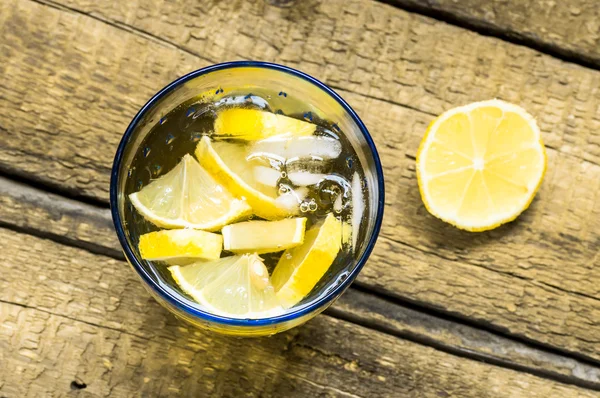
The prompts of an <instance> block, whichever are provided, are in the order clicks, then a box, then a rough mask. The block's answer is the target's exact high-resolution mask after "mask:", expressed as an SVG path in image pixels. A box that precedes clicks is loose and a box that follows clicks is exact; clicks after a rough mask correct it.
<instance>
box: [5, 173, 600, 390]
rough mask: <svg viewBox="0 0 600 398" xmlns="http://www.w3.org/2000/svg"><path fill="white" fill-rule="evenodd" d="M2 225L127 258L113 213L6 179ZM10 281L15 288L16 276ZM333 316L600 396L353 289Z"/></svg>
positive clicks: (489, 337)
mask: <svg viewBox="0 0 600 398" xmlns="http://www.w3.org/2000/svg"><path fill="white" fill-rule="evenodd" d="M0 220H2V221H1V222H0V223H1V224H2V225H4V226H6V227H8V228H11V229H14V230H18V231H27V232H29V233H31V234H34V235H36V236H42V237H46V238H48V239H52V240H55V241H58V242H64V243H65V244H68V245H70V246H76V247H83V248H86V249H88V250H92V251H93V252H95V253H100V254H106V255H108V256H110V257H113V258H117V259H122V258H123V256H122V254H121V249H120V246H119V243H118V241H117V238H116V234H115V232H114V231H113V227H112V223H111V220H110V213H109V210H108V209H99V208H96V207H94V206H92V205H90V204H85V203H82V202H79V201H74V200H70V199H67V198H64V197H61V196H59V195H55V194H50V193H48V192H44V191H40V190H38V189H35V188H32V187H30V186H27V185H23V184H20V183H17V182H14V181H10V180H7V179H5V178H2V177H0ZM5 279H6V280H9V282H10V283H13V281H12V279H11V278H10V275H8V276H7V277H6V278H5ZM134 283H135V282H134ZM327 313H328V314H330V315H333V316H335V317H337V318H339V319H344V320H350V321H352V322H354V323H358V324H361V325H365V326H368V327H370V328H373V329H376V330H381V331H384V332H386V333H388V334H392V335H395V336H399V337H401V338H407V339H409V340H412V341H415V342H419V343H422V344H425V345H428V346H432V347H435V348H438V349H440V350H443V351H445V352H449V353H453V354H457V355H460V356H466V357H469V358H476V359H480V360H484V361H486V362H490V363H494V364H498V365H501V366H505V367H509V368H513V369H521V370H524V371H527V372H530V373H534V374H538V375H543V376H545V377H548V378H553V379H558V380H564V381H565V382H568V383H571V384H576V385H581V386H586V387H589V388H594V389H598V390H600V368H598V367H595V366H592V365H590V364H587V363H585V362H582V361H578V360H576V359H573V358H567V357H564V356H561V355H557V354H555V353H550V352H547V351H545V350H543V349H540V348H539V347H533V346H531V345H528V344H525V343H521V342H516V341H513V340H511V339H508V338H506V337H502V336H499V335H496V334H494V333H491V332H489V331H484V330H481V329H478V328H475V327H472V326H467V325H464V324H458V323H456V322H452V321H450V320H447V319H443V318H440V317H436V316H434V315H431V314H426V313H422V312H419V311H417V310H415V309H412V308H407V307H406V306H403V305H398V304H395V303H392V302H390V301H388V300H384V299H382V298H380V297H377V296H375V295H372V294H369V293H368V292H364V291H361V290H356V289H352V288H351V289H349V290H348V291H347V292H346V293H345V294H344V295H343V296H342V297H341V298H340V299H339V300H338V301H337V302H336V303H335V304H334V306H333V307H332V308H330V309H329V310H328V311H327Z"/></svg>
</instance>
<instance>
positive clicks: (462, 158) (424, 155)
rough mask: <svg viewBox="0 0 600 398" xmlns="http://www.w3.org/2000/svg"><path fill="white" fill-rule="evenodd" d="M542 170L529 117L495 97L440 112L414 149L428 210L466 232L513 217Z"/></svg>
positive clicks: (534, 187)
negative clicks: (416, 151) (418, 145)
mask: <svg viewBox="0 0 600 398" xmlns="http://www.w3.org/2000/svg"><path fill="white" fill-rule="evenodd" d="M545 171H546V152H545V150H544V144H543V143H542V138H541V134H540V130H539V128H538V126H537V124H536V122H535V120H534V118H533V117H532V116H531V115H530V114H528V113H527V112H526V111H525V110H524V109H523V108H521V107H519V106H517V105H513V104H510V103H507V102H504V101H500V100H491V101H483V102H476V103H473V104H470V105H466V106H462V107H459V108H455V109H451V110H449V111H447V112H445V113H443V114H442V115H441V116H439V117H438V118H437V119H435V120H434V121H433V123H432V124H431V125H430V127H429V129H428V130H427V132H426V134H425V137H424V138H423V140H422V141H421V146H420V148H419V152H418V154H417V179H418V183H419V189H420V192H421V198H422V199H423V202H424V203H425V206H426V207H427V210H429V212H430V213H431V214H433V215H434V216H436V217H438V218H440V219H442V220H444V221H446V222H448V223H450V224H452V225H454V226H456V227H458V228H461V229H465V230H468V231H485V230H489V229H493V228H496V227H498V226H499V225H501V224H504V223H507V222H509V221H512V220H514V219H515V218H516V217H517V216H518V215H519V214H521V213H522V212H523V211H524V210H525V209H527V207H528V206H529V204H530V203H531V201H532V200H533V197H534V196H535V194H536V192H537V190H538V189H539V187H540V185H541V182H542V179H543V177H544V173H545Z"/></svg>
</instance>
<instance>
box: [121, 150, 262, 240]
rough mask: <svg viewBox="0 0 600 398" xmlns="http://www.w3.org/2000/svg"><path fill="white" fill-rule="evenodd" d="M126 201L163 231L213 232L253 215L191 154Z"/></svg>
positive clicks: (248, 207)
mask: <svg viewBox="0 0 600 398" xmlns="http://www.w3.org/2000/svg"><path fill="white" fill-rule="evenodd" d="M129 198H130V199H131V202H132V203H133V205H134V206H135V208H136V209H137V210H138V211H139V212H140V213H141V214H142V215H143V216H144V217H145V218H146V219H147V220H149V221H151V222H152V223H154V224H155V225H157V226H159V227H163V228H195V229H203V230H207V231H216V230H219V229H221V228H222V227H223V226H224V225H226V224H229V223H231V222H234V221H236V220H239V219H241V218H244V217H248V216H249V215H251V214H252V209H251V208H250V206H249V205H248V204H247V203H245V202H244V201H243V200H240V199H237V198H235V197H234V196H233V195H232V194H230V193H229V192H228V191H227V190H226V189H225V188H224V187H223V186H222V185H221V184H219V183H218V182H217V181H215V179H214V178H212V177H211V175H210V174H209V173H207V172H206V170H204V169H203V168H202V167H201V166H200V165H199V164H198V162H197V161H196V160H195V159H194V158H193V157H192V156H190V155H185V156H184V157H183V159H182V160H181V162H179V164H178V165H177V166H175V168H173V169H172V170H171V171H169V172H168V173H167V174H165V175H163V176H162V177H160V178H158V179H156V180H154V181H152V182H151V183H150V184H148V185H146V186H145V187H144V188H142V190H141V191H139V192H136V193H133V194H131V195H129Z"/></svg>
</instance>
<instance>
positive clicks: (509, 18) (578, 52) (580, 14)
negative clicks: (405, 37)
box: [384, 0, 600, 67]
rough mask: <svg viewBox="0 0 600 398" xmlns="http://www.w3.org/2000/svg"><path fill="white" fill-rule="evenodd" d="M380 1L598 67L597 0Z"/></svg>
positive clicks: (599, 12) (599, 13)
mask: <svg viewBox="0 0 600 398" xmlns="http://www.w3.org/2000/svg"><path fill="white" fill-rule="evenodd" d="M384 2H386V3H390V4H394V5H397V6H399V7H402V8H405V9H407V10H413V11H417V12H421V13H425V14H426V15H432V16H434V17H436V18H439V19H441V20H444V21H449V22H450V23H458V24H461V25H466V26H468V27H472V28H475V29H478V30H480V31H481V32H483V33H488V34H492V35H494V36H500V37H503V38H504V37H505V38H508V39H510V40H517V41H519V42H523V43H525V44H527V45H532V46H534V47H536V48H542V49H544V50H546V51H549V52H551V53H555V54H561V55H563V56H566V57H569V58H572V59H574V60H577V61H583V62H586V63H590V64H592V65H594V66H597V67H598V66H600V23H599V22H598V21H599V20H600V7H598V2H597V1H595V0H569V1H550V2H548V1H543V0H534V1H525V2H523V1H519V0H508V1H507V0H491V1H489V0H461V1H456V0H426V1H420V0H384Z"/></svg>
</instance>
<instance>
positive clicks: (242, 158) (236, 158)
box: [196, 136, 295, 220]
mask: <svg viewBox="0 0 600 398" xmlns="http://www.w3.org/2000/svg"><path fill="white" fill-rule="evenodd" d="M246 156H247V152H246V148H245V146H243V145H241V144H236V143H231V142H221V141H211V140H210V138H208V137H206V136H204V137H202V139H201V140H200V142H199V143H198V147H197V148H196V157H197V158H198V160H199V161H200V164H201V165H202V166H203V167H204V168H205V169H206V170H207V171H208V172H209V173H210V174H211V175H212V176H213V177H214V178H215V180H217V181H218V182H219V183H221V184H223V186H225V187H226V188H227V190H229V192H231V193H232V194H233V195H235V196H237V197H238V198H243V199H244V200H245V201H246V202H248V204H249V205H250V206H251V207H252V210H253V212H254V214H256V215H257V216H259V217H261V218H265V219H267V220H276V219H281V218H285V217H286V216H289V215H292V214H293V211H294V210H295V209H292V208H286V207H284V206H281V205H278V202H276V201H275V199H276V198H277V188H276V187H270V186H266V185H264V184H261V183H260V182H258V181H256V178H255V174H254V167H250V166H252V165H249V161H247V160H246Z"/></svg>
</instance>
